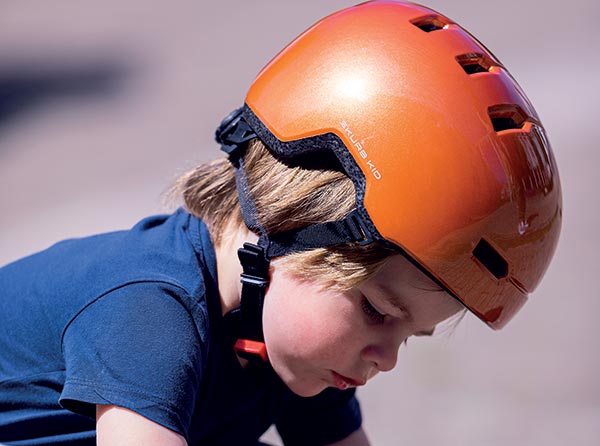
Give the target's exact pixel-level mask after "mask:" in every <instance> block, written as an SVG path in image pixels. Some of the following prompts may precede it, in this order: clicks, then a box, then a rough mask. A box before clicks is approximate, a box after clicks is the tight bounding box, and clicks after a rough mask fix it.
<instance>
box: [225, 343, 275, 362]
mask: <svg viewBox="0 0 600 446" xmlns="http://www.w3.org/2000/svg"><path fill="white" fill-rule="evenodd" d="M233 349H234V350H235V351H236V352H237V353H238V354H240V356H242V357H244V356H246V355H258V356H259V357H260V358H261V359H262V360H263V361H267V360H268V359H269V358H268V356H267V346H266V345H265V344H264V342H258V341H250V340H249V339H238V340H237V341H235V345H234V346H233Z"/></svg>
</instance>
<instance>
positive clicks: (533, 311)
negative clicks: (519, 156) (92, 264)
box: [0, 0, 600, 446]
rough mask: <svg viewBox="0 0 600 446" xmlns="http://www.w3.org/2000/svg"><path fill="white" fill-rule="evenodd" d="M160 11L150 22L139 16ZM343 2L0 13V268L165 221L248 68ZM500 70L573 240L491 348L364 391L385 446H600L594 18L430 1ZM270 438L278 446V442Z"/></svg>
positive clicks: (429, 354)
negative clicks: (172, 190) (150, 218)
mask: <svg viewBox="0 0 600 446" xmlns="http://www.w3.org/2000/svg"><path fill="white" fill-rule="evenodd" d="M150 4H151V5H152V6H149V5H150ZM350 4H353V2H351V1H347V0H344V1H341V0H340V1H328V2H326V1H320V2H319V1H316V0H310V1H304V2H284V1H281V0H280V1H276V0H261V1H252V2H248V1H246V2H243V1H236V2H228V1H223V2H211V3H208V2H201V1H196V2H193V1H183V0H179V1H166V0H160V1H155V2H144V1H141V0H105V1H103V2H88V1H76V0H70V1H69V0H54V1H52V2H46V1H41V0H40V1H32V0H21V1H10V0H8V1H4V2H2V3H0V206H1V208H0V209H1V210H0V264H4V263H6V262H9V261H11V260H13V259H16V258H18V257H20V256H23V255H25V254H28V253H31V252H34V251H37V250H40V249H43V248H45V247H47V246H49V245H50V244H51V243H53V242H54V241H57V240H59V239H62V238H66V237H73V236H80V235H86V234H91V233H95V232H100V231H102V232H103V231H107V230H112V229H117V228H125V227H129V226H131V225H132V224H134V223H135V222H136V221H137V220H138V219H140V218H142V217H144V216H145V215H148V214H152V213H156V212H161V211H163V210H164V208H163V206H162V203H161V199H160V197H161V193H162V192H163V191H164V190H165V189H166V188H167V187H168V185H169V184H170V183H171V181H172V180H173V179H174V178H175V177H176V176H177V174H178V173H180V172H182V171H183V170H185V169H186V168H189V167H191V166H193V165H194V164H196V163H198V162H200V161H205V160H208V159H211V158H213V157H215V156H218V152H217V147H216V145H215V144H214V143H213V141H212V135H213V130H214V128H215V126H216V124H217V123H218V122H219V120H220V119H221V117H222V116H224V115H225V114H226V113H227V112H229V111H230V110H231V109H233V108H234V107H236V106H239V105H241V103H242V101H243V98H244V94H245V91H246V89H247V87H248V86H249V85H250V83H251V82H252V79H253V77H254V75H255V74H256V73H257V72H258V70H259V69H260V68H261V67H262V66H263V65H264V64H265V63H266V62H267V61H268V60H269V59H270V58H271V56H273V55H274V54H275V53H276V52H277V51H278V50H279V49H280V48H281V47H282V46H283V45H284V44H286V43H287V42H288V41H290V40H291V39H292V38H293V37H294V36H295V35H297V34H298V33H299V32H301V31H302V30H303V29H304V28H305V27H307V26H308V25H309V24H311V23H313V22H314V21H315V20H317V19H318V18H320V17H322V16H324V15H325V14H328V13H330V12H333V11H334V10H337V9H341V8H342V7H345V6H348V5H350ZM428 5H429V6H431V7H433V8H434V9H438V10H440V11H441V12H443V13H445V14H446V15H448V16H450V17H452V18H453V19H454V20H456V21H458V22H459V23H461V24H462V25H463V26H465V27H466V28H468V29H469V30H470V31H471V32H472V33H474V34H475V35H476V36H478V37H479V38H480V39H481V40H482V41H483V42H485V43H486V45H487V46H488V47H489V48H490V49H491V50H492V51H493V52H494V53H495V54H496V55H497V56H498V57H499V58H500V59H501V60H502V61H503V62H504V63H505V64H506V65H507V66H508V67H509V68H510V69H511V72H512V73H513V75H514V76H515V77H516V78H517V79H518V80H519V82H520V83H521V85H522V87H523V88H524V89H525V91H526V92H527V93H528V95H529V97H530V99H531V100H532V101H533V103H534V104H535V105H536V108H537V110H538V112H539V114H540V116H541V118H542V120H543V121H544V123H545V125H546V127H547V129H548V132H549V134H550V138H551V141H552V143H553V146H554V150H555V155H556V157H557V160H558V163H559V167H560V171H561V175H562V182H563V192H564V202H565V211H564V218H565V221H564V227H563V234H562V239H561V242H560V245H559V249H558V252H557V255H556V258H555V260H554V262H553V264H552V266H551V268H550V270H549V271H548V274H547V277H546V279H545V281H544V283H543V284H542V285H541V286H540V287H539V289H538V290H537V292H536V293H535V295H534V296H533V298H532V299H531V301H530V302H529V304H528V305H527V306H526V307H525V309H524V310H523V311H522V313H520V314H519V316H518V317H517V318H516V319H515V320H514V321H513V322H512V323H511V324H510V325H509V326H508V327H507V328H506V329H505V330H504V331H502V332H499V333H493V332H491V331H489V330H488V329H487V328H486V327H483V326H482V325H481V324H480V323H479V322H478V321H476V320H475V319H474V318H471V317H468V318H467V319H466V320H465V321H463V323H462V324H461V325H460V326H459V328H458V329H457V330H456V331H455V332H454V334H452V335H451V336H439V337H437V338H435V339H433V340H427V341H420V340H418V341H417V340H415V341H414V342H410V343H409V346H408V349H406V350H405V351H402V352H401V354H400V359H399V364H398V367H397V369H396V370H395V371H394V372H391V373H388V374H386V375H382V376H380V377H378V378H377V379H375V380H374V382H373V383H371V384H370V385H369V386H368V387H367V388H366V389H364V390H361V392H360V395H361V401H362V404H363V409H364V414H365V426H366V428H367V430H368V432H369V435H370V438H371V440H372V442H373V443H374V444H376V445H401V444H407V445H434V444H443V445H449V446H450V445H478V446H479V445H498V446H500V445H502V446H506V445H545V446H554V445H564V444H568V443H571V444H577V445H578V446H584V445H597V444H600V383H599V378H598V377H599V376H600V355H599V348H598V341H597V339H598V338H599V337H600V329H599V328H598V327H597V323H596V322H597V320H596V317H597V316H596V315H597V314H598V313H600V292H599V290H598V288H599V287H598V284H597V282H596V280H598V276H599V275H600V261H599V260H598V255H597V251H598V246H599V242H600V235H599V228H600V209H599V204H600V199H599V198H598V186H597V181H598V173H597V170H598V165H599V162H600V150H598V147H597V143H596V141H598V140H599V136H600V135H599V126H598V124H597V121H598V119H597V110H598V104H599V103H600V86H599V85H598V84H599V81H598V79H599V76H598V72H599V70H600V58H599V51H598V43H599V42H600V32H599V31H598V29H599V27H598V23H599V21H600V6H599V4H598V3H597V2H595V1H592V0H574V1H572V2H569V3H568V4H566V3H564V2H557V1H550V2H544V3H542V2H537V1H535V0H521V1H516V0H505V1H502V2H478V1H470V0H457V1H454V2H444V1H442V0H431V1H429V3H428ZM268 438H269V439H271V440H273V441H276V440H274V439H276V436H275V435H274V434H273V433H270V434H269V435H268Z"/></svg>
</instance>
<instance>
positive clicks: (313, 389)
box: [284, 381, 327, 398]
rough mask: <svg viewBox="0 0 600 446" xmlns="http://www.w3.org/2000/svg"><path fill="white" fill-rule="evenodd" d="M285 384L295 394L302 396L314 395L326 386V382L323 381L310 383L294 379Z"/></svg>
mask: <svg viewBox="0 0 600 446" xmlns="http://www.w3.org/2000/svg"><path fill="white" fill-rule="evenodd" d="M284 382H285V381H284ZM285 385H286V386H287V387H288V388H289V389H290V390H291V391H292V392H294V393H295V394H296V395H298V396H301V397H304V398H309V397H311V396H316V395H318V394H319V393H321V392H322V391H323V390H325V389H326V388H327V384H326V383H325V382H321V383H310V382H298V381H295V382H285Z"/></svg>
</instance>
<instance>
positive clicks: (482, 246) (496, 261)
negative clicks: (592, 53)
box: [473, 239, 508, 279]
mask: <svg viewBox="0 0 600 446" xmlns="http://www.w3.org/2000/svg"><path fill="white" fill-rule="evenodd" d="M473 256H474V257H475V259H477V261H478V262H479V263H481V265H483V266H484V267H485V268H486V269H487V270H488V271H489V272H490V273H492V275H493V276H494V277H495V278H496V279H503V278H504V277H506V276H508V263H507V262H506V260H504V257H502V256H501V255H500V254H499V253H498V251H496V249H494V247H493V246H492V245H490V244H489V243H488V242H487V241H486V240H484V239H481V240H479V243H477V246H475V249H474V250H473Z"/></svg>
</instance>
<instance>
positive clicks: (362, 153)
mask: <svg viewBox="0 0 600 446" xmlns="http://www.w3.org/2000/svg"><path fill="white" fill-rule="evenodd" d="M340 124H341V126H342V128H343V129H344V131H345V132H346V135H347V136H348V138H349V139H350V142H351V143H352V147H353V149H354V151H355V152H356V153H357V154H358V156H360V157H361V158H362V159H364V160H366V165H367V168H368V169H369V171H370V172H371V174H373V176H374V177H375V179H376V180H381V172H379V170H378V169H377V167H375V164H374V163H373V161H371V160H370V159H369V154H368V153H367V151H366V150H365V148H364V147H363V145H362V144H361V142H360V141H359V140H358V139H357V138H356V136H355V135H354V132H353V131H352V130H350V126H349V125H348V123H347V122H346V121H345V120H342V121H341V122H340Z"/></svg>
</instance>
